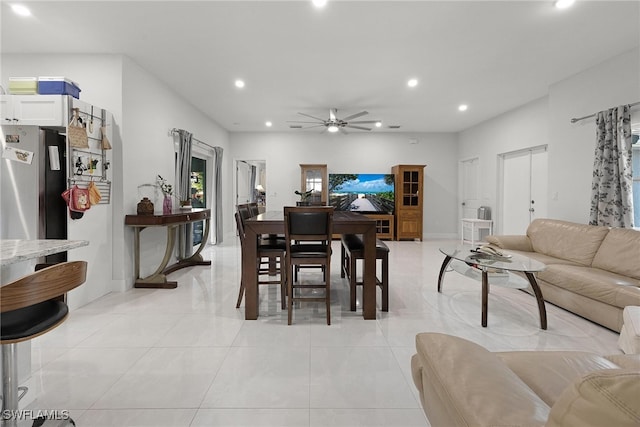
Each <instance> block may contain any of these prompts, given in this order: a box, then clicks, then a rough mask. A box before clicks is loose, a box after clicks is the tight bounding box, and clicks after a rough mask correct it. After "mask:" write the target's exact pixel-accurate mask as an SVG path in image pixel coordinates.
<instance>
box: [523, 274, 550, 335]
mask: <svg viewBox="0 0 640 427" xmlns="http://www.w3.org/2000/svg"><path fill="white" fill-rule="evenodd" d="M524 274H526V276H527V279H529V284H531V289H533V293H534V294H535V295H536V301H537V302H538V312H539V313H540V328H541V329H547V309H546V308H545V306H544V298H543V297H542V291H541V290H540V286H538V281H537V280H536V276H535V274H533V273H529V272H525V273H524Z"/></svg>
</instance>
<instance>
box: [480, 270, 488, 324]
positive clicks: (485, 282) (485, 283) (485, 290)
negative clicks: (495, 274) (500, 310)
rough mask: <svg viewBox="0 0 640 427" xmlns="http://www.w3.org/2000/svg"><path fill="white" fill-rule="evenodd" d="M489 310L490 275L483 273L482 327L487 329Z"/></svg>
mask: <svg viewBox="0 0 640 427" xmlns="http://www.w3.org/2000/svg"><path fill="white" fill-rule="evenodd" d="M488 308H489V273H487V271H486V270H483V271H482V327H483V328H486V327H487V310H488Z"/></svg>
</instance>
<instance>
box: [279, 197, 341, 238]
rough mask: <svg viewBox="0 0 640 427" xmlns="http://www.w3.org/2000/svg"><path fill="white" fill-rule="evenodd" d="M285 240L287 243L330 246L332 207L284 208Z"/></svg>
mask: <svg viewBox="0 0 640 427" xmlns="http://www.w3.org/2000/svg"><path fill="white" fill-rule="evenodd" d="M284 224H285V238H286V240H287V242H291V241H292V240H294V241H297V242H305V241H312V242H323V243H324V244H326V245H330V244H331V238H332V228H333V206H295V207H294V206H285V208H284Z"/></svg>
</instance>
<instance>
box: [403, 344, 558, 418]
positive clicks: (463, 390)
mask: <svg viewBox="0 0 640 427" xmlns="http://www.w3.org/2000/svg"><path fill="white" fill-rule="evenodd" d="M416 350H417V354H416V355H414V356H413V359H412V363H411V366H412V374H413V379H414V382H415V384H416V387H418V389H419V390H420V395H421V399H422V404H423V406H424V410H425V413H426V415H427V417H428V418H429V421H430V423H431V425H434V426H436V425H438V426H469V425H473V426H498V425H503V426H507V425H508V426H516V425H521V426H525V425H527V426H542V425H544V423H545V422H546V420H547V417H548V411H549V407H548V405H546V404H545V403H544V401H542V399H540V398H539V397H538V396H537V395H536V394H535V393H534V392H533V390H531V388H529V387H528V386H527V385H526V384H525V383H524V382H523V381H522V380H521V379H520V378H519V377H518V376H517V375H516V374H514V373H513V372H512V371H511V370H510V369H509V368H508V367H507V366H506V365H505V364H504V363H503V362H502V361H501V360H500V358H498V357H496V356H495V355H494V354H493V353H491V352H489V351H488V350H487V349H486V348H484V347H481V346H480V345H478V344H476V343H473V342H471V341H467V340H465V339H463V338H459V337H456V336H452V335H446V334H439V333H419V334H417V335H416Z"/></svg>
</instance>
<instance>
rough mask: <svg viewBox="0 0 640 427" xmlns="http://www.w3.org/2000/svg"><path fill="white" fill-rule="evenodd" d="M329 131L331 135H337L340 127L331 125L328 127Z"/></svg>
mask: <svg viewBox="0 0 640 427" xmlns="http://www.w3.org/2000/svg"><path fill="white" fill-rule="evenodd" d="M327 130H328V131H329V132H331V133H335V132H338V126H337V125H329V126H327Z"/></svg>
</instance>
